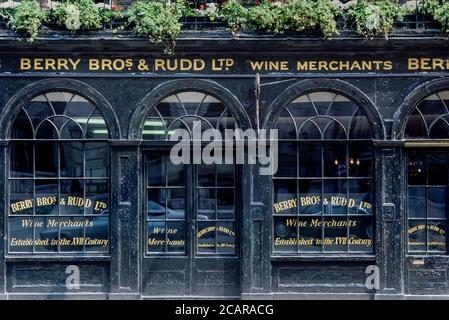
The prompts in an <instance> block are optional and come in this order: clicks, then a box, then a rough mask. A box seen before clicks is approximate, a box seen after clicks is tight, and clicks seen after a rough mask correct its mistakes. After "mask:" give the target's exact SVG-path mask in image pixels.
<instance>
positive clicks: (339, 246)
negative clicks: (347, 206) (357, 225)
mask: <svg viewBox="0 0 449 320" xmlns="http://www.w3.org/2000/svg"><path fill="white" fill-rule="evenodd" d="M333 221H336V222H338V221H343V222H346V218H340V217H335V218H325V220H324V223H325V226H324V243H323V249H324V251H343V252H344V251H347V250H348V246H347V245H348V243H347V241H348V237H347V232H348V231H347V226H346V225H345V223H343V226H338V224H334V223H331V222H333ZM334 225H335V226H334Z"/></svg>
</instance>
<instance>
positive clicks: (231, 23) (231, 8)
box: [220, 0, 248, 36]
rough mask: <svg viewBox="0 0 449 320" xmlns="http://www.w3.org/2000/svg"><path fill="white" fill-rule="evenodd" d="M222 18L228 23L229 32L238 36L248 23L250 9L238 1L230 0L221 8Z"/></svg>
mask: <svg viewBox="0 0 449 320" xmlns="http://www.w3.org/2000/svg"><path fill="white" fill-rule="evenodd" d="M220 18H221V19H222V20H223V21H225V22H226V24H227V25H228V30H229V31H231V32H232V34H233V35H234V36H238V34H239V32H240V31H241V30H242V29H243V28H245V26H246V25H247V23H248V20H247V19H248V9H247V8H245V7H244V6H242V5H241V4H240V2H238V1H237V0H229V1H227V2H225V3H224V4H223V6H222V7H221V10H220Z"/></svg>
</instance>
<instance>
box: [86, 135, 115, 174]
mask: <svg viewBox="0 0 449 320" xmlns="http://www.w3.org/2000/svg"><path fill="white" fill-rule="evenodd" d="M84 148H85V157H86V173H85V174H86V177H99V178H100V177H107V176H108V175H109V172H108V169H109V148H108V145H107V143H104V142H87V143H85V144H84Z"/></svg>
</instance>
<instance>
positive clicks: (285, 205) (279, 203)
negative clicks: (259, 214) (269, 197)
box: [273, 180, 298, 214]
mask: <svg viewBox="0 0 449 320" xmlns="http://www.w3.org/2000/svg"><path fill="white" fill-rule="evenodd" d="M296 185H297V182H296V180H274V181H273V187H274V190H273V196H274V199H273V213H279V214H296V213H297V205H298V203H297V201H298V200H297V190H296Z"/></svg>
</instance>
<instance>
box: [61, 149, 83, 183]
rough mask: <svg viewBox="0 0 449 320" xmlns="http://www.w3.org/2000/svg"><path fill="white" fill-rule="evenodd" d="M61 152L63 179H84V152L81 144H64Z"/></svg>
mask: <svg viewBox="0 0 449 320" xmlns="http://www.w3.org/2000/svg"><path fill="white" fill-rule="evenodd" d="M59 146H60V147H59V150H60V152H61V177H82V176H83V175H84V163H83V162H84V158H83V156H84V150H83V144H82V143H81V142H63V143H61V144H60V145H59Z"/></svg>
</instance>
